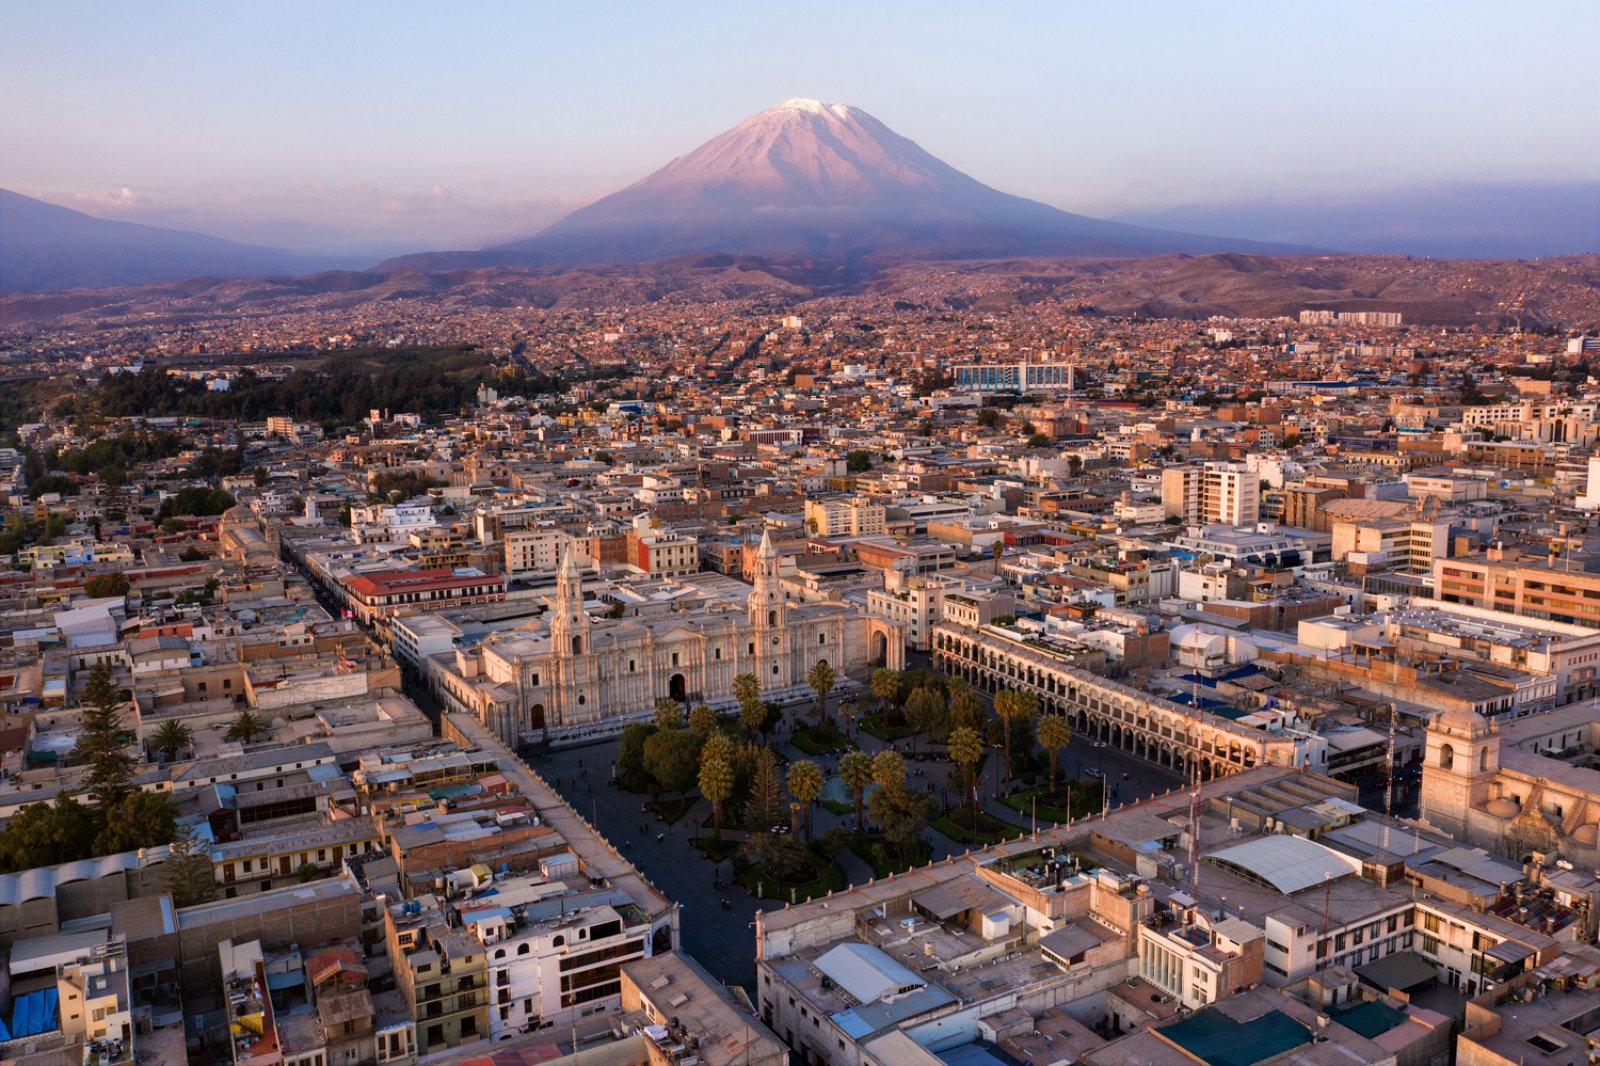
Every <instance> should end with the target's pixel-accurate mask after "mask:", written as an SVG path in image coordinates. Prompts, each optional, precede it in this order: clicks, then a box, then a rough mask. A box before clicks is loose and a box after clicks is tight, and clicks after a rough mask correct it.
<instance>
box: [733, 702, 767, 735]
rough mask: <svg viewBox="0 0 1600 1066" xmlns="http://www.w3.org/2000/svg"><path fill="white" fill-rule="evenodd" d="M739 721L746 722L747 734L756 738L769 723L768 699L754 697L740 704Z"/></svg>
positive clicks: (745, 729)
mask: <svg viewBox="0 0 1600 1066" xmlns="http://www.w3.org/2000/svg"><path fill="white" fill-rule="evenodd" d="M739 721H740V722H741V723H743V724H744V731H745V736H746V737H747V738H748V739H750V740H754V739H755V736H756V734H757V733H759V732H761V730H762V729H763V728H764V727H765V726H766V724H767V703H766V701H765V700H762V699H753V700H751V701H750V702H749V703H741V704H739Z"/></svg>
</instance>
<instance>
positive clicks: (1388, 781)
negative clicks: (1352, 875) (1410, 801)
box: [1382, 700, 1399, 900]
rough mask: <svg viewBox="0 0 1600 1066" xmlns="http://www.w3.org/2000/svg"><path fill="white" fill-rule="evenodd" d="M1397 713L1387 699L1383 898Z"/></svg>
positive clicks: (1386, 883)
mask: <svg viewBox="0 0 1600 1066" xmlns="http://www.w3.org/2000/svg"><path fill="white" fill-rule="evenodd" d="M1398 715H1399V707H1398V705H1397V704H1396V703H1395V701H1394V700H1390V701H1389V744H1388V747H1387V748H1386V749H1385V755H1384V759H1385V763H1386V764H1385V766H1384V789H1383V861H1384V871H1383V889H1382V896H1383V898H1384V899H1385V900H1387V899H1388V897H1389V863H1390V856H1389V823H1390V822H1391V821H1393V820H1394V731H1395V719H1396V718H1397V717H1398Z"/></svg>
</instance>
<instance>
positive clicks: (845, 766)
mask: <svg viewBox="0 0 1600 1066" xmlns="http://www.w3.org/2000/svg"><path fill="white" fill-rule="evenodd" d="M839 780H841V781H843V782H844V787H845V788H848V789H849V790H850V795H851V797H852V798H854V800H855V804H856V832H858V833H860V832H864V831H865V829H866V826H865V824H864V823H863V821H862V818H861V808H862V804H863V802H864V801H865V798H866V792H867V786H868V785H870V784H872V756H870V755H868V754H867V753H866V752H864V751H847V752H845V755H844V758H842V759H840V760H839Z"/></svg>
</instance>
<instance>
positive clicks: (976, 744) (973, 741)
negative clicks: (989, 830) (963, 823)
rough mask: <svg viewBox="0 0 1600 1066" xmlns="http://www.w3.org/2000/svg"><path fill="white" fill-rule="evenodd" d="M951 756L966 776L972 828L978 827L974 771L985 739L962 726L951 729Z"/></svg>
mask: <svg viewBox="0 0 1600 1066" xmlns="http://www.w3.org/2000/svg"><path fill="white" fill-rule="evenodd" d="M949 747H950V758H951V759H953V760H955V763H956V765H957V766H959V767H961V770H962V775H963V776H964V777H965V778H966V786H965V790H966V797H967V799H969V800H971V801H972V828H973V831H974V832H976V831H977V828H978V804H977V800H976V797H975V795H974V793H975V791H976V785H975V782H974V780H973V772H974V771H975V769H976V768H977V765H978V760H979V759H981V758H983V741H981V740H979V739H978V734H977V733H975V732H973V731H972V730H971V729H968V728H967V727H966V726H961V727H960V728H958V729H952V730H951V731H950V741H949Z"/></svg>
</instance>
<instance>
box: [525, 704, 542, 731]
mask: <svg viewBox="0 0 1600 1066" xmlns="http://www.w3.org/2000/svg"><path fill="white" fill-rule="evenodd" d="M528 728H529V729H543V728H544V704H542V703H535V704H534V705H533V706H532V707H529V708H528Z"/></svg>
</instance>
